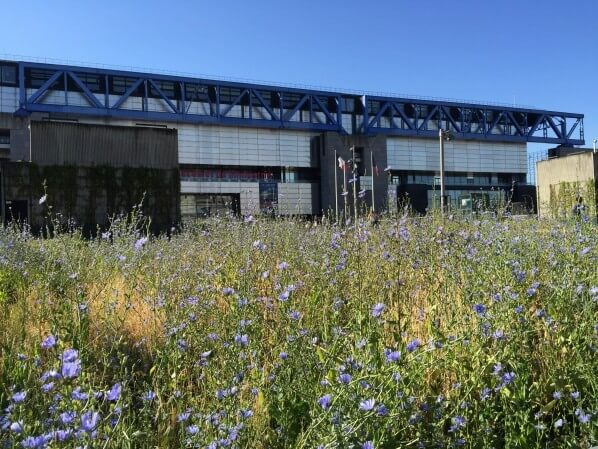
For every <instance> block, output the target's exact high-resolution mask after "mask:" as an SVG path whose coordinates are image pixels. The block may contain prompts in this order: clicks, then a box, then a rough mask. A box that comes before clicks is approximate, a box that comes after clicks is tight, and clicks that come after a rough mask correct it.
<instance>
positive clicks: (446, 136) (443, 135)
mask: <svg viewBox="0 0 598 449" xmlns="http://www.w3.org/2000/svg"><path fill="white" fill-rule="evenodd" d="M452 137H453V136H452V135H451V133H450V131H449V130H446V131H445V130H443V129H439V130H438V140H439V141H440V210H441V212H442V214H444V212H445V209H446V204H445V198H444V141H445V140H446V141H447V142H448V141H449V140H451V139H452Z"/></svg>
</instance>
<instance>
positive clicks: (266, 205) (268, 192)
mask: <svg viewBox="0 0 598 449" xmlns="http://www.w3.org/2000/svg"><path fill="white" fill-rule="evenodd" d="M277 203H278V184H277V183H275V182H260V210H261V211H262V212H265V213H269V212H272V211H273V209H274V208H275V207H276V204H277Z"/></svg>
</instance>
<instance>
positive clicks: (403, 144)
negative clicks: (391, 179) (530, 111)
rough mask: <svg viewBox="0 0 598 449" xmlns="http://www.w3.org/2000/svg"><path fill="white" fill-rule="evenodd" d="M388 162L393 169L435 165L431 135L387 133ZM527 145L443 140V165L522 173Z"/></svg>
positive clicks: (435, 149) (436, 155)
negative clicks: (428, 137) (411, 136)
mask: <svg viewBox="0 0 598 449" xmlns="http://www.w3.org/2000/svg"><path fill="white" fill-rule="evenodd" d="M387 149H388V164H389V165H390V166H392V168H393V169H395V170H427V171H437V170H438V169H439V149H438V141H437V140H435V139H421V138H405V137H390V138H388V140H387ZM526 154H527V147H526V144H524V143H503V142H481V141H459V140H455V141H450V142H446V143H445V156H444V157H445V160H444V162H445V168H446V170H449V171H462V172H464V171H469V172H483V173H486V172H493V173H525V172H526V171H527V161H526Z"/></svg>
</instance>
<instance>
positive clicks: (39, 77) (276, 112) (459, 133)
mask: <svg viewBox="0 0 598 449" xmlns="http://www.w3.org/2000/svg"><path fill="white" fill-rule="evenodd" d="M18 65H19V70H18V73H19V84H18V85H19V91H20V92H19V100H20V108H19V110H18V111H17V112H16V114H17V115H20V116H24V115H27V114H31V113H33V112H42V113H55V114H62V115H72V116H77V115H87V116H95V117H114V118H120V119H130V120H150V121H162V122H182V123H194V124H200V123H204V124H219V125H231V126H245V127H262V128H277V129H281V128H288V129H302V130H310V131H317V132H324V131H335V132H338V133H341V134H346V133H347V132H352V133H359V134H364V135H378V134H383V135H388V136H419V137H430V138H436V137H437V136H438V129H439V128H442V129H449V130H450V131H451V132H452V133H453V135H454V136H455V137H456V138H460V139H473V140H489V141H504V142H543V143H554V144H563V145H583V144H584V143H585V142H584V135H583V117H584V116H583V114H574V113H565V112H554V111H544V110H535V109H525V108H515V107H513V108H511V107H501V106H492V105H476V104H468V103H456V102H446V101H431V100H417V99H407V98H392V97H379V96H369V95H362V96H360V95H355V94H344V93H338V92H326V91H317V90H306V89H296V88H286V87H276V86H266V85H258V84H251V83H240V82H230V81H218V80H207V79H199V78H188V77H179V76H171V75H152V74H148V73H137V72H125V71H118V70H105V69H96V68H84V67H74V66H64V65H54V64H42V63H32V62H18ZM61 77H62V78H61ZM61 79H62V80H63V82H62V83H61V82H60V80H61ZM56 91H59V92H60V91H63V93H64V104H56V103H57V100H56V98H55V97H53V98H52V104H49V103H46V102H44V98H45V97H46V96H47V95H48V94H49V93H50V92H56ZM71 92H77V93H79V95H80V96H81V98H82V99H83V100H84V102H86V103H87V105H83V106H82V105H74V104H72V101H71V104H69V101H68V98H69V95H68V94H69V93H71ZM131 99H137V100H138V103H135V104H139V103H140V105H141V106H140V107H139V106H132V105H131V103H130V102H128V100H131ZM150 101H153V102H154V103H156V102H157V104H158V105H161V109H162V110H161V111H152V110H150ZM194 107H195V108H194ZM343 116H347V117H349V118H350V119H351V120H350V121H351V123H352V124H353V125H352V129H350V130H348V129H345V128H344V127H343Z"/></svg>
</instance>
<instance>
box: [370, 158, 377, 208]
mask: <svg viewBox="0 0 598 449" xmlns="http://www.w3.org/2000/svg"><path fill="white" fill-rule="evenodd" d="M370 167H372V214H375V213H376V200H375V198H376V195H375V194H374V193H375V191H374V152H373V151H370Z"/></svg>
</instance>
